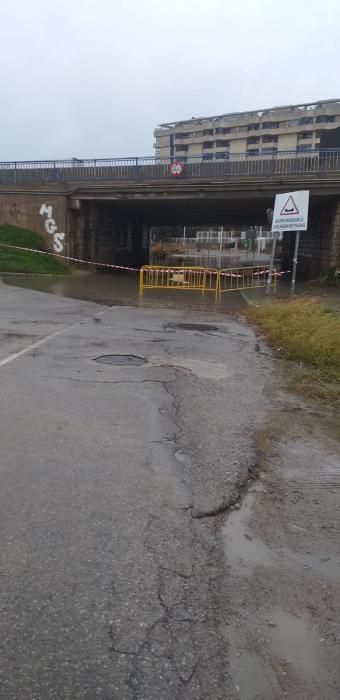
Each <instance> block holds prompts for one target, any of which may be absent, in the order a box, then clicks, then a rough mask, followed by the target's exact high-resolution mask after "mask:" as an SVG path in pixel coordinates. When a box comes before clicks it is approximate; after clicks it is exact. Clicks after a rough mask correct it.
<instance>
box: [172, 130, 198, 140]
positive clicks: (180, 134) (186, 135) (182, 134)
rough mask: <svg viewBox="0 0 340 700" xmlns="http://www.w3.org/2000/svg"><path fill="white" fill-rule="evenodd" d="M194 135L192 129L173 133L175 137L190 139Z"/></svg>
mask: <svg viewBox="0 0 340 700" xmlns="http://www.w3.org/2000/svg"><path fill="white" fill-rule="evenodd" d="M193 135H194V132H193V131H187V132H184V131H178V132H177V133H175V139H191V137H192V136H193Z"/></svg>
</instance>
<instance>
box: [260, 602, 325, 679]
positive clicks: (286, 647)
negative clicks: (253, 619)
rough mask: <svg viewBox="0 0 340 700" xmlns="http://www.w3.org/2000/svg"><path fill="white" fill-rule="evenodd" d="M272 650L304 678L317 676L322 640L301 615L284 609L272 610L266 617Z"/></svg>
mask: <svg viewBox="0 0 340 700" xmlns="http://www.w3.org/2000/svg"><path fill="white" fill-rule="evenodd" d="M266 619H267V620H268V622H269V624H270V625H272V626H271V627H269V630H270V632H269V634H270V641H271V645H272V650H273V651H274V653H276V655H277V656H279V657H280V658H281V659H282V660H284V661H285V662H286V663H289V664H292V665H294V666H295V667H296V670H297V671H298V672H299V673H300V674H301V675H303V676H305V677H306V678H310V677H313V676H316V677H318V676H319V671H320V669H319V661H320V659H319V656H320V648H322V642H320V637H319V636H318V634H316V633H315V631H314V630H312V629H310V627H309V626H308V625H307V623H306V621H305V620H304V619H303V618H302V617H296V616H295V615H292V614H291V613H288V612H285V611H284V610H279V609H278V610H274V611H272V612H271V613H270V614H269V615H268V617H267V618H266Z"/></svg>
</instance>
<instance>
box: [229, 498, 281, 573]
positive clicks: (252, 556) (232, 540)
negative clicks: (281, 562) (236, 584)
mask: <svg viewBox="0 0 340 700" xmlns="http://www.w3.org/2000/svg"><path fill="white" fill-rule="evenodd" d="M255 497H256V489H255V488H253V489H252V490H250V491H249V493H248V494H247V496H246V498H245V500H244V501H243V503H242V506H241V508H240V509H239V510H234V511H232V512H231V514H230V516H229V518H228V521H227V522H226V524H225V525H224V527H223V539H224V550H225V554H226V559H227V562H228V564H230V566H232V567H233V572H234V573H236V574H238V575H240V576H249V575H250V574H252V572H253V569H254V568H255V567H257V566H268V565H269V564H272V563H273V562H272V556H271V552H270V549H269V548H268V547H267V546H266V545H265V544H264V542H261V540H260V539H258V538H257V537H255V536H254V534H252V535H250V534H249V533H248V526H249V519H250V514H251V510H252V507H253V503H254V500H255Z"/></svg>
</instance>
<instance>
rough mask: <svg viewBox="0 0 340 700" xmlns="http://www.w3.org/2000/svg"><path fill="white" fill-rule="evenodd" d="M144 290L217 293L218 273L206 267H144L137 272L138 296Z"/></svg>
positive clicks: (141, 294) (142, 293)
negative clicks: (184, 290)
mask: <svg viewBox="0 0 340 700" xmlns="http://www.w3.org/2000/svg"><path fill="white" fill-rule="evenodd" d="M145 289H182V290H183V289H186V290H189V291H190V290H191V291H200V292H201V294H202V296H204V294H205V292H214V294H215V296H216V295H217V292H218V271H217V270H216V269H214V268H207V267H173V266H169V267H162V266H161V265H144V266H143V267H141V269H140V272H139V296H141V297H142V296H143V295H144V290H145Z"/></svg>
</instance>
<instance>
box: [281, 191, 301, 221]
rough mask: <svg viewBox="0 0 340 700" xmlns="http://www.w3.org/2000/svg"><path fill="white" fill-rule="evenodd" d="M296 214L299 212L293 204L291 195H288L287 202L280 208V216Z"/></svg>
mask: <svg viewBox="0 0 340 700" xmlns="http://www.w3.org/2000/svg"><path fill="white" fill-rule="evenodd" d="M298 213H299V210H298V208H297V206H296V204H295V202H294V199H293V197H292V195H291V194H290V195H289V197H288V199H287V201H286V204H285V205H284V207H283V208H282V211H281V213H280V216H291V215H292V214H298Z"/></svg>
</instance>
